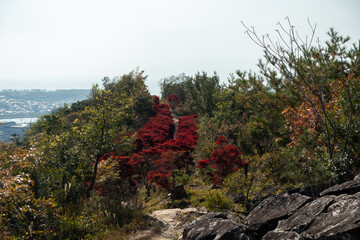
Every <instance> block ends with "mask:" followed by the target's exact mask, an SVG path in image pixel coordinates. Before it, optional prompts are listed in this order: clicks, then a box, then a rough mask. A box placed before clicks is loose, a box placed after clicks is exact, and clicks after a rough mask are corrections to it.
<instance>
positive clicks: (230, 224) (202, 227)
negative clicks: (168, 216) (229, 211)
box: [182, 213, 249, 240]
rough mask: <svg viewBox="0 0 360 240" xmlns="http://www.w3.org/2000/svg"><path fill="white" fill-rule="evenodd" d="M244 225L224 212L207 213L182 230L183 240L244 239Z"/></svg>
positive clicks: (245, 237)
mask: <svg viewBox="0 0 360 240" xmlns="http://www.w3.org/2000/svg"><path fill="white" fill-rule="evenodd" d="M245 230H246V228H245V226H243V225H241V224H239V223H236V222H234V221H231V220H229V219H228V218H227V216H226V214H224V213H208V214H206V215H203V216H201V217H199V218H197V219H195V220H194V221H192V222H191V223H190V224H189V225H188V226H186V228H185V229H184V231H183V235H182V239H183V240H227V239H233V240H240V239H241V240H246V239H249V238H248V237H247V236H246V234H245Z"/></svg>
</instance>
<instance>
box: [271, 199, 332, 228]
mask: <svg viewBox="0 0 360 240" xmlns="http://www.w3.org/2000/svg"><path fill="white" fill-rule="evenodd" d="M334 198H335V196H333V195H330V196H324V197H322V198H318V199H316V200H314V201H312V202H309V203H307V204H306V205H305V206H303V207H302V208H300V209H299V210H298V211H296V212H295V213H294V214H293V215H291V216H290V217H289V218H288V219H285V220H282V221H279V224H278V226H277V228H276V230H279V231H296V232H301V231H302V230H303V229H304V228H306V227H307V226H308V225H309V224H310V223H311V222H312V221H313V220H314V218H315V217H317V216H318V215H319V214H321V213H322V212H323V211H324V209H326V208H327V207H328V206H329V205H330V204H331V203H332V202H333V201H334Z"/></svg>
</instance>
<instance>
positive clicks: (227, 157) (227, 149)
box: [197, 136, 246, 184]
mask: <svg viewBox="0 0 360 240" xmlns="http://www.w3.org/2000/svg"><path fill="white" fill-rule="evenodd" d="M227 142H228V140H227V139H226V138H225V137H223V136H220V137H219V138H218V140H217V141H216V143H217V144H218V145H219V146H218V149H216V150H214V151H213V152H212V153H211V157H210V158H209V159H204V160H201V161H198V165H197V167H198V168H207V167H210V169H211V170H212V171H211V172H209V176H210V180H211V181H212V182H213V183H214V184H221V183H222V181H223V180H224V178H225V177H226V176H227V175H228V174H229V173H232V172H235V171H236V170H237V169H239V168H240V167H242V166H243V165H244V164H246V162H243V161H241V159H240V154H241V152H239V150H238V149H237V147H235V146H234V145H231V144H226V143H227Z"/></svg>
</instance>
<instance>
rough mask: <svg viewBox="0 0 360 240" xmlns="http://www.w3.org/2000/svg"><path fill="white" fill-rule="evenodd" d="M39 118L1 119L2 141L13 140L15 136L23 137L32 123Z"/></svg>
mask: <svg viewBox="0 0 360 240" xmlns="http://www.w3.org/2000/svg"><path fill="white" fill-rule="evenodd" d="M37 119H38V118H34V117H31V118H6V119H5V118H4V119H0V123H2V124H1V125H0V141H2V142H11V141H12V139H13V138H14V136H16V137H18V138H22V137H23V135H24V134H25V131H26V130H27V129H28V128H29V127H30V124H31V123H34V122H36V121H37Z"/></svg>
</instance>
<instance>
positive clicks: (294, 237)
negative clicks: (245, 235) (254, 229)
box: [261, 231, 303, 240]
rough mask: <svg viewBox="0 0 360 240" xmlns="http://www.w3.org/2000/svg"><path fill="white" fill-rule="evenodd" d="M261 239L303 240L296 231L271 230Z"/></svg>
mask: <svg viewBox="0 0 360 240" xmlns="http://www.w3.org/2000/svg"><path fill="white" fill-rule="evenodd" d="M261 240H303V238H302V237H301V236H300V235H299V234H298V233H296V232H276V231H270V232H268V233H267V234H265V236H264V237H263V238H262V239H261Z"/></svg>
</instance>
